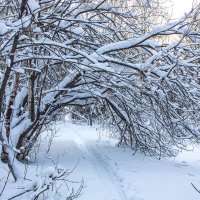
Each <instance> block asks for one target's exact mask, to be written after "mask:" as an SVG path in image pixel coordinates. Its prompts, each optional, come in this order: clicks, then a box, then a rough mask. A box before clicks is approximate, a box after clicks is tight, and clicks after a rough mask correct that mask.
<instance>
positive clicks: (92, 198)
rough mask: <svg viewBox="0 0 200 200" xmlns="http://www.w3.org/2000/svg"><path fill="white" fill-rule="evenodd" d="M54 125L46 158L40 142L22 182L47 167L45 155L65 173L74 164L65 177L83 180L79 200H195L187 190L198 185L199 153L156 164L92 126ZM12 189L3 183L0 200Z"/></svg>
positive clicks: (198, 196)
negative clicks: (54, 128) (34, 160)
mask: <svg viewBox="0 0 200 200" xmlns="http://www.w3.org/2000/svg"><path fill="white" fill-rule="evenodd" d="M57 127H59V128H60V129H59V132H58V135H57V137H56V138H55V139H54V141H53V144H52V147H51V150H50V152H49V154H46V152H45V141H43V143H42V146H41V148H40V152H39V156H38V160H37V162H36V163H33V164H31V165H30V166H29V167H28V172H27V175H26V177H27V178H29V177H31V174H33V172H35V171H36V170H37V171H39V170H43V171H44V170H45V169H46V168H47V166H49V165H52V162H51V161H50V160H49V159H47V158H46V157H47V156H48V157H51V158H52V159H53V160H55V161H58V163H59V165H62V166H65V167H66V168H69V169H73V167H74V166H76V164H77V163H78V165H77V167H76V168H75V169H74V170H73V172H72V173H71V174H70V177H69V179H70V180H71V181H74V182H75V183H74V185H79V183H76V182H80V181H81V179H82V178H83V180H84V186H85V187H84V189H83V190H82V195H81V197H80V198H79V199H80V200H199V199H200V194H199V193H197V192H196V191H195V190H194V188H193V187H192V186H191V183H193V184H194V185H196V186H197V187H198V186H199V187H200V150H199V149H196V150H195V151H194V152H183V153H181V154H180V155H179V156H178V157H176V158H170V159H163V160H156V159H154V158H151V157H146V156H143V155H139V154H136V155H133V151H131V150H130V149H125V148H119V147H116V145H115V144H116V140H114V139H112V138H111V137H110V136H109V134H106V133H105V132H102V131H99V130H96V128H94V127H93V128H92V127H88V126H83V125H82V126H81V125H76V124H72V123H71V122H70V121H67V122H65V124H58V125H57ZM5 170H6V168H5V166H4V165H3V164H1V163H0V180H1V179H2V178H4V179H3V180H2V181H0V188H2V187H3V183H4V180H5V178H6V175H5V174H6V173H5V172H6V171H5ZM18 184H19V185H20V184H24V183H20V182H19V183H18ZM19 187H20V186H19ZM14 190H17V188H16V184H14V183H8V185H7V186H6V190H5V192H4V195H3V196H2V197H0V199H2V200H4V199H6V198H7V196H9V195H8V193H10V192H8V191H14ZM62 192H63V194H64V193H65V191H62ZM27 198H28V197H27ZM63 199H65V198H64V197H63Z"/></svg>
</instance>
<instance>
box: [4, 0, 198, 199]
mask: <svg viewBox="0 0 200 200" xmlns="http://www.w3.org/2000/svg"><path fill="white" fill-rule="evenodd" d="M166 2H168V1H165V0H141V1H139V0H124V1H122V0H93V1H92V0H0V148H1V150H0V153H1V155H0V157H1V161H0V166H3V167H4V168H6V169H7V173H8V176H6V175H5V177H1V173H0V199H2V200H4V199H5V200H7V199H19V198H20V199H31V200H36V199H69V200H72V199H75V198H78V197H80V199H81V195H80V194H81V193H83V194H84V186H83V183H82V182H81V183H80V184H77V185H79V186H78V188H76V189H74V188H72V189H71V190H70V192H69V194H66V196H62V195H57V196H56V197H55V196H54V197H50V195H49V193H48V192H49V191H52V193H53V194H54V195H55V194H58V193H59V192H58V190H59V187H56V186H55V185H56V184H57V182H59V181H61V182H62V181H63V184H64V183H65V181H66V180H67V179H68V178H67V177H68V176H69V174H71V173H72V174H73V170H72V172H69V171H68V169H65V168H59V167H58V165H57V162H56V161H55V160H53V159H52V158H49V159H50V160H52V163H53V165H54V167H53V168H51V169H50V170H47V171H46V174H45V176H44V174H43V176H42V177H40V181H39V182H40V183H38V182H37V183H35V182H34V178H33V180H32V179H31V180H29V182H31V184H29V186H28V187H25V186H24V188H23V189H22V190H20V191H18V192H17V193H12V192H11V193H12V194H11V193H10V194H9V195H10V196H9V195H8V192H5V191H11V190H12V189H11V185H9V182H10V181H11V182H12V184H14V185H12V187H15V184H17V183H19V181H21V182H26V181H27V180H26V178H25V176H24V175H21V173H20V172H19V171H20V170H21V169H24V168H25V169H24V170H25V171H26V168H27V166H29V165H31V163H32V162H33V161H32V159H33V158H32V156H33V154H34V152H35V149H36V146H37V145H38V144H42V143H44V142H47V139H46V138H44V137H43V135H44V134H45V133H46V132H48V135H50V136H49V141H48V142H47V143H48V145H49V147H48V148H49V150H50V149H51V144H52V143H53V141H54V136H55V135H56V133H57V130H56V128H55V126H54V125H55V124H56V123H58V122H60V121H65V119H66V116H67V118H68V119H70V121H72V122H73V123H75V124H79V125H78V126H80V124H82V125H83V129H84V127H85V126H91V127H96V126H98V127H99V128H100V129H101V130H103V131H107V132H108V133H109V134H110V135H112V137H114V138H115V140H117V142H116V143H117V144H116V145H117V148H119V149H120V148H125V149H128V150H130V152H132V154H141V155H143V156H145V157H148V158H149V157H153V158H156V159H158V160H160V159H161V160H162V159H165V158H170V157H175V156H177V155H178V154H179V153H180V152H182V151H185V150H186V151H187V150H189V149H190V148H191V146H192V147H194V146H198V145H199V142H200V115H199V112H200V3H198V2H196V3H195V2H193V6H192V9H191V10H190V11H188V12H187V13H185V14H184V15H183V16H182V17H180V18H179V19H173V17H172V15H171V14H170V12H169V8H168V5H167V4H166ZM70 127H71V129H75V128H74V127H72V125H66V127H65V129H66V132H65V133H64V135H65V134H66V135H67V134H68V132H70V130H71V129H70ZM81 129H82V128H81V127H79V131H80V132H81ZM58 133H59V131H58ZM94 134H95V133H94ZM71 137H75V136H71ZM78 137H79V136H78ZM78 137H77V138H76V141H79V140H78V139H79V138H78ZM80 137H81V136H80ZM91 137H92V136H91ZM41 138H43V139H41ZM88 138H89V139H90V137H88ZM79 142H80V141H79ZM80 144H82V143H81V142H80ZM48 145H47V146H48ZM66 145H67V143H66ZM82 146H84V145H83V144H82ZM81 148H82V147H81ZM117 148H116V151H118V150H117ZM62 151H63V150H62ZM83 151H84V152H85V153H86V154H87V155H89V153H87V152H86V150H84V149H83ZM93 152H95V149H94V150H93ZM60 153H61V152H60ZM68 153H70V152H68ZM90 157H91V156H90ZM122 157H123V155H122ZM133 157H134V155H133ZM36 160H37V159H36ZM91 160H92V159H91ZM36 162H37V161H36ZM52 163H51V164H52ZM80 165H81V164H80ZM97 165H98V163H97ZM24 170H22V174H26V172H25V171H24ZM0 171H1V168H0ZM31 173H33V174H34V173H35V172H31ZM35 176H36V175H35ZM6 177H7V178H6ZM22 177H23V178H22ZM44 177H45V178H44ZM199 178H200V176H199ZM83 179H84V178H83ZM13 181H14V182H13ZM72 181H73V180H72ZM84 182H85V181H84ZM85 184H86V185H87V182H85ZM30 185H31V186H30ZM192 186H193V188H192V189H193V190H194V193H195V194H196V195H197V196H200V195H199V194H198V193H199V190H198V185H195V184H192ZM16 187H17V186H16ZM73 187H74V186H73ZM75 187H76V186H75ZM188 187H190V183H189V186H188ZM5 193H7V194H5ZM25 195H29V197H28V196H26V197H25ZM117 198H118V197H116V198H113V199H116V200H118V199H117ZM105 199H110V200H111V199H112V198H111V197H110V198H109V197H108V198H105ZM120 199H122V200H125V199H129V200H133V199H135V198H133V197H130V198H125V197H124V198H120ZM136 199H140V198H136ZM141 199H143V198H141ZM147 199H148V198H147ZM88 200H90V198H88ZM91 200H92V199H91ZM145 200H146V199H145ZM160 200H162V198H161V199H160ZM174 200H178V199H176V198H175V199H174ZM183 200H184V199H183Z"/></svg>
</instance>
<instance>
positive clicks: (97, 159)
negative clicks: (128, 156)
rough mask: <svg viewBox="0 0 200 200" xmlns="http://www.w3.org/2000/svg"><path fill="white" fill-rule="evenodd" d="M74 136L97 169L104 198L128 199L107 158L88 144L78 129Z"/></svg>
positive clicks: (87, 158) (114, 199) (112, 199)
mask: <svg viewBox="0 0 200 200" xmlns="http://www.w3.org/2000/svg"><path fill="white" fill-rule="evenodd" d="M73 138H74V141H75V142H76V144H77V145H78V146H79V148H80V150H81V152H82V154H83V155H84V157H85V158H86V160H88V162H89V163H90V164H91V165H92V167H93V168H94V169H95V172H96V173H97V175H98V178H99V180H100V182H101V188H102V190H103V195H104V199H110V200H126V199H127V198H126V195H125V193H124V191H123V190H122V187H121V185H120V182H119V180H118V179H117V176H116V174H115V172H114V171H112V169H111V168H110V167H109V166H108V164H107V163H106V162H105V160H104V159H102V158H101V156H100V155H99V154H98V153H97V152H96V151H95V150H94V149H91V147H88V146H87V145H86V141H84V139H83V138H82V136H81V135H80V134H79V133H78V132H77V131H74V134H73ZM102 186H103V187H102Z"/></svg>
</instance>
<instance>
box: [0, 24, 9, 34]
mask: <svg viewBox="0 0 200 200" xmlns="http://www.w3.org/2000/svg"><path fill="white" fill-rule="evenodd" d="M8 30H9V27H8V26H6V25H5V24H4V23H3V22H0V36H2V35H4V34H5V33H6V32H8Z"/></svg>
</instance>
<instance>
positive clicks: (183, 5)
mask: <svg viewBox="0 0 200 200" xmlns="http://www.w3.org/2000/svg"><path fill="white" fill-rule="evenodd" d="M171 1H172V3H173V4H174V6H173V17H174V18H177V17H180V16H182V15H183V14H184V13H185V12H188V11H190V9H191V8H192V3H193V2H197V3H200V0H171Z"/></svg>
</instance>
